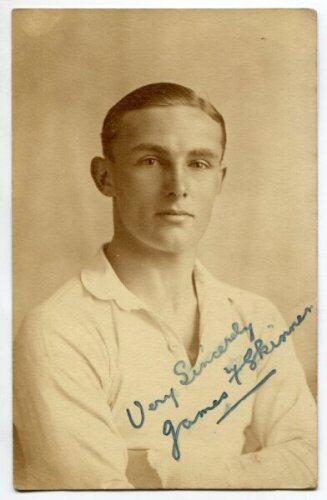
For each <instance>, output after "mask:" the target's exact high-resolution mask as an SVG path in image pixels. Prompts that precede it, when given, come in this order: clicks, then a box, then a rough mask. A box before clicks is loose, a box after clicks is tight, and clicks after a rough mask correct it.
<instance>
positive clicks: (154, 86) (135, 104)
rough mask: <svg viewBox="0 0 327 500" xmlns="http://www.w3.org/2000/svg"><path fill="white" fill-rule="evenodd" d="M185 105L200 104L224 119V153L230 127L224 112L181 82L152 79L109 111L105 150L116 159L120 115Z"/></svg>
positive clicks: (222, 122)
mask: <svg viewBox="0 0 327 500" xmlns="http://www.w3.org/2000/svg"><path fill="white" fill-rule="evenodd" d="M176 105H185V106H191V107H194V108H199V109H201V110H202V111H204V112H205V113H206V114H207V115H209V116H210V117H211V118H212V119H213V120H215V121H216V122H218V123H220V125H221V127H222V132H223V137H222V146H223V154H222V157H223V156H224V152H225V147H226V127H225V121H224V118H223V117H222V115H221V114H220V113H219V112H218V111H217V110H216V108H215V107H214V106H213V105H212V104H211V103H210V102H209V101H207V100H206V99H204V98H203V97H200V96H199V95H197V94H196V93H195V92H194V90H192V89H190V88H188V87H184V86H183V85H178V84H177V83H165V82H164V83H150V84H149V85H145V86H143V87H139V88H138V89H136V90H133V91H132V92H130V93H129V94H127V95H126V96H125V97H123V98H122V99H121V100H120V101H118V102H117V103H116V104H115V105H114V106H113V107H112V108H111V109H110V110H109V111H108V113H107V115H106V117H105V119H104V122H103V127H102V133H101V140H102V149H103V154H104V156H106V157H107V158H110V159H113V155H112V150H111V143H112V140H113V139H114V137H115V136H116V133H117V129H118V125H119V121H120V119H121V118H122V117H123V115H124V114H125V113H127V112H128V111H134V110H138V109H144V108H153V107H157V106H158V107H160V106H162V107H164V106H176Z"/></svg>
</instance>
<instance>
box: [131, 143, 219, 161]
mask: <svg viewBox="0 0 327 500" xmlns="http://www.w3.org/2000/svg"><path fill="white" fill-rule="evenodd" d="M131 151H132V152H137V151H153V152H154V153H159V154H164V155H169V154H170V151H168V150H167V149H165V148H163V147H162V146H159V145H158V144H152V143H141V144H138V145H137V146H134V147H133V148H132V149H131ZM188 156H204V157H206V158H219V155H218V154H217V153H215V152H214V151H212V150H211V149H207V148H197V149H192V150H191V151H189V152H188Z"/></svg>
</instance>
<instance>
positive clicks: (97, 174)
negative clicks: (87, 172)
mask: <svg viewBox="0 0 327 500" xmlns="http://www.w3.org/2000/svg"><path fill="white" fill-rule="evenodd" d="M91 175H92V177H93V180H94V182H95V184H96V186H97V188H98V190H99V191H100V192H101V193H102V194H103V195H104V196H113V183H112V164H111V162H110V160H108V159H107V158H100V156H96V157H95V158H93V160H92V161H91Z"/></svg>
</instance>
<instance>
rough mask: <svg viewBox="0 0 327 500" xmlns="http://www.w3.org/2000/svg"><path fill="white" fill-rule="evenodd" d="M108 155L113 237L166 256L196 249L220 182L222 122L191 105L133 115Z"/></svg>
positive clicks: (123, 124)
mask: <svg viewBox="0 0 327 500" xmlns="http://www.w3.org/2000/svg"><path fill="white" fill-rule="evenodd" d="M112 152H113V156H114V162H111V161H109V160H106V162H107V165H108V171H109V177H110V181H111V192H110V194H111V196H113V198H114V201H115V211H116V212H115V234H117V235H119V234H120V235H123V236H124V238H125V239H126V237H127V238H132V239H133V240H134V241H135V240H137V242H138V243H141V244H142V246H145V247H147V248H152V249H156V250H161V251H164V252H175V253H176V252H184V251H189V250H191V249H194V248H195V247H196V246H197V244H198V242H199V240H200V238H201V236H202V235H203V233H204V231H205V229H206V228H207V225H208V223H209V220H210V215H211V211H212V207H213V203H214V199H215V196H216V194H217V193H218V192H219V191H220V187H221V184H222V180H223V177H224V170H223V169H222V167H221V164H220V160H221V157H222V153H223V147H222V128H221V126H220V124H219V123H217V122H215V121H214V120H213V119H212V118H210V117H209V116H208V115H207V114H206V113H204V112H203V111H201V110H200V109H197V108H192V107H189V106H181V105H180V106H170V107H165V108H163V107H161V108H160V107H154V108H147V109H143V110H137V111H131V112H128V113H126V115H124V117H123V118H122V120H121V122H120V124H119V128H118V132H117V137H116V138H115V139H114V141H113V146H112Z"/></svg>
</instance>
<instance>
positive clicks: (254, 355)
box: [126, 305, 313, 460]
mask: <svg viewBox="0 0 327 500" xmlns="http://www.w3.org/2000/svg"><path fill="white" fill-rule="evenodd" d="M312 309H313V306H312V305H311V306H307V307H306V308H305V309H304V311H303V313H302V314H298V315H297V317H296V320H295V321H293V323H291V325H290V326H289V327H288V329H287V330H285V331H284V332H283V333H281V334H280V335H279V337H278V340H277V342H275V341H274V340H270V346H268V345H267V344H265V343H264V342H263V340H262V339H260V338H256V337H255V333H254V329H253V326H252V323H249V324H248V325H247V326H245V327H244V328H242V329H241V328H240V325H239V324H238V323H236V322H235V323H232V332H231V334H230V335H229V336H228V337H227V336H226V337H225V339H224V344H220V345H218V346H217V347H216V348H215V349H214V350H213V351H212V352H211V353H210V355H209V357H208V358H207V359H205V360H204V361H202V362H201V363H200V366H199V367H198V368H196V369H195V368H194V369H193V370H192V374H191V376H190V375H189V374H188V373H187V372H183V371H178V368H179V367H181V368H182V369H185V367H186V363H185V361H183V360H179V361H178V362H177V363H176V364H175V365H174V373H175V374H176V375H179V376H181V377H182V379H181V380H180V381H179V383H180V384H182V385H189V384H191V383H192V382H193V381H194V380H195V379H196V377H199V375H201V373H202V371H203V370H204V369H205V368H206V367H207V365H208V364H210V363H212V362H213V361H214V360H215V359H219V358H220V356H222V354H224V353H225V352H226V351H227V349H228V347H229V344H230V343H232V342H233V341H234V340H235V339H236V338H237V337H238V336H239V335H242V334H243V333H248V336H249V340H250V342H253V345H254V346H255V351H254V350H253V349H252V348H249V349H247V351H246V353H245V354H244V356H243V358H242V357H241V359H242V361H241V364H239V365H237V364H234V365H232V366H226V367H224V370H225V371H226V372H227V373H228V374H231V373H232V376H231V377H230V379H229V383H232V382H233V381H234V380H235V381H236V382H237V384H239V385H241V384H242V383H241V381H240V378H239V373H240V372H241V370H242V369H243V368H244V367H245V366H249V368H250V369H251V370H255V369H256V367H257V364H258V362H259V360H262V359H263V357H264V356H266V355H269V354H271V353H272V352H273V351H274V350H275V349H278V348H279V347H280V346H281V345H282V344H283V343H284V342H286V340H287V338H288V336H290V335H291V334H292V333H293V332H294V331H295V330H296V328H297V327H298V326H299V325H300V324H301V323H302V322H303V321H304V319H305V318H306V316H307V315H308V314H309V313H311V312H312ZM275 373H277V370H276V369H275V368H274V369H272V370H271V371H270V372H269V373H268V374H267V375H265V376H264V377H263V379H261V380H260V381H259V382H258V383H257V384H256V385H255V386H254V387H252V389H250V390H249V391H248V392H246V393H245V394H244V395H243V396H242V397H241V398H240V399H239V400H238V401H237V402H236V403H233V404H225V410H224V413H223V414H222V416H221V417H220V418H219V419H218V420H217V422H216V423H217V424H220V423H221V422H222V421H223V420H224V419H225V418H226V417H227V416H228V415H229V414H230V413H231V412H232V411H234V409H235V408H237V407H238V406H239V405H240V404H241V403H242V401H244V400H245V399H246V398H248V397H249V396H250V395H251V394H253V393H254V392H255V391H257V390H258V389H259V388H260V387H261V386H262V385H263V384H265V383H266V382H267V381H268V380H269V378H270V377H271V376H272V375H274V374H275ZM228 397H229V396H228V392H226V391H223V392H222V393H221V395H220V397H219V398H218V399H214V400H213V401H212V404H211V405H210V406H207V407H205V408H202V409H200V410H199V411H198V412H197V413H196V415H195V417H194V418H193V420H190V419H188V418H184V419H183V420H181V421H180V422H179V423H178V424H177V426H176V427H175V426H174V424H173V423H172V421H171V420H170V419H167V420H165V421H164V423H163V428H162V433H163V435H164V436H170V435H171V436H172V439H173V447H172V456H173V458H174V459H175V460H179V459H180V457H181V452H180V445H179V434H180V431H181V429H186V430H189V429H191V428H192V427H193V425H195V424H196V423H197V422H198V420H199V419H200V418H201V419H202V418H203V417H204V416H205V415H206V414H207V413H208V412H209V411H212V410H214V409H215V408H217V407H218V406H219V405H220V404H221V403H222V402H223V401H224V400H225V399H227V398H228ZM169 399H171V400H172V402H173V403H174V405H175V407H176V408H178V407H179V403H178V400H177V397H176V392H175V389H174V388H173V387H171V388H170V391H169V392H168V394H165V395H164V397H163V398H162V399H156V400H155V401H153V402H152V403H150V404H149V405H148V410H149V411H156V410H157V409H158V408H159V406H160V405H162V404H165V403H166V402H167V401H168V400H169ZM134 406H135V407H136V408H138V412H139V415H138V421H136V420H135V418H134V417H133V416H132V413H131V411H130V409H129V408H128V409H126V413H127V416H128V419H129V422H130V424H131V425H132V426H133V427H134V428H135V429H139V428H140V427H142V426H143V424H144V421H145V411H144V407H143V405H142V403H141V402H140V401H137V400H136V401H134Z"/></svg>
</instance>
